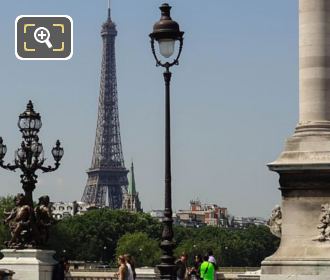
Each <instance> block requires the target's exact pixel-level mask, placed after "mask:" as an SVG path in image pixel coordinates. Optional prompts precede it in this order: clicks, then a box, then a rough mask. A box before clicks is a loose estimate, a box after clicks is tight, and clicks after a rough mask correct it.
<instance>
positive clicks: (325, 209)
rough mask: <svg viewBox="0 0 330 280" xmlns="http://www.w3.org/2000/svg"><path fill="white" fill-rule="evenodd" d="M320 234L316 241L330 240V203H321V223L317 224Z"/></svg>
mask: <svg viewBox="0 0 330 280" xmlns="http://www.w3.org/2000/svg"><path fill="white" fill-rule="evenodd" d="M317 228H318V230H319V232H320V234H319V236H318V237H317V238H316V239H314V240H315V241H327V240H330V204H328V203H326V204H322V205H321V215H320V224H319V225H318V226H317Z"/></svg>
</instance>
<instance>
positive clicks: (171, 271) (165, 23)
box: [149, 3, 184, 279]
mask: <svg viewBox="0 0 330 280" xmlns="http://www.w3.org/2000/svg"><path fill="white" fill-rule="evenodd" d="M160 10H161V18H160V20H159V21H157V22H156V23H155V24H154V26H153V32H152V33H151V34H150V35H149V36H150V38H151V50H152V54H153V56H154V58H155V60H156V66H162V67H164V68H165V72H164V73H163V75H164V81H165V211H164V220H163V224H164V226H163V232H162V241H161V245H160V247H161V248H162V250H163V255H162V257H161V264H160V265H158V268H159V271H160V277H161V279H175V278H176V276H175V263H174V260H175V258H174V256H173V248H174V242H173V219H172V190H171V189H172V186H171V126H170V82H171V76H172V73H171V72H170V67H172V66H173V65H178V64H179V57H180V55H181V51H182V46H183V33H184V32H182V31H180V27H179V24H178V23H177V22H175V21H173V20H172V19H171V16H170V10H171V6H169V5H168V4H166V3H165V4H163V5H161V6H160ZM155 41H156V42H157V43H158V45H159V53H160V54H161V55H162V56H163V57H164V58H165V59H166V61H165V62H162V61H161V60H160V59H159V58H158V55H157V52H156V50H155ZM176 41H178V42H179V50H178V51H177V55H176V57H175V58H174V59H173V60H171V61H169V60H168V59H170V58H171V57H172V55H173V54H174V52H175V42H176Z"/></svg>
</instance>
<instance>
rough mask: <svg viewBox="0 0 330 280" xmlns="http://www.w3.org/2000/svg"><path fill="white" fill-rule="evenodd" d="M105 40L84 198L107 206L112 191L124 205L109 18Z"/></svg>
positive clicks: (116, 203)
mask: <svg viewBox="0 0 330 280" xmlns="http://www.w3.org/2000/svg"><path fill="white" fill-rule="evenodd" d="M101 36H102V40H103V54H102V68H101V81H100V95H99V105H98V106H99V107H98V118H97V128H96V137H95V144H94V151H93V158H92V164H91V168H90V169H89V170H88V172H87V173H88V180H87V185H86V188H85V191H84V195H83V198H82V201H84V202H87V203H91V204H95V205H97V206H105V204H106V193H108V200H109V206H110V207H111V208H121V207H122V205H121V203H122V194H123V190H122V189H123V187H126V186H127V184H128V181H127V172H128V170H126V168H125V165H124V157H123V152H122V145H121V137H120V126H119V112H118V93H117V78H116V58H115V38H116V36H117V29H116V25H115V23H114V22H113V21H112V19H111V13H110V7H109V9H108V18H107V20H106V22H104V23H103V25H102V29H101Z"/></svg>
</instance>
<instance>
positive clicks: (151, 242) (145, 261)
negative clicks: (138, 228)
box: [116, 232, 161, 267]
mask: <svg viewBox="0 0 330 280" xmlns="http://www.w3.org/2000/svg"><path fill="white" fill-rule="evenodd" d="M124 254H130V255H131V256H133V258H134V259H135V263H136V266H137V267H141V266H155V265H156V264H158V263H159V260H160V255H161V250H160V247H159V242H158V241H157V240H155V239H151V238H150V237H149V236H148V235H147V234H146V233H143V232H136V233H127V234H125V235H124V236H122V237H121V238H120V239H119V241H118V245H117V249H116V256H117V257H118V256H120V255H124Z"/></svg>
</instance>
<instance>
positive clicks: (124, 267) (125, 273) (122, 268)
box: [117, 256, 128, 280]
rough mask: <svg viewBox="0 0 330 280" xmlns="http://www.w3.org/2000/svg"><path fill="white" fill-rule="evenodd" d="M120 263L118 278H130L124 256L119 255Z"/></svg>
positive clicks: (121, 279)
mask: <svg viewBox="0 0 330 280" xmlns="http://www.w3.org/2000/svg"><path fill="white" fill-rule="evenodd" d="M118 265H119V268H118V272H117V276H118V280H128V269H127V265H126V260H125V257H124V256H119V257H118Z"/></svg>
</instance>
